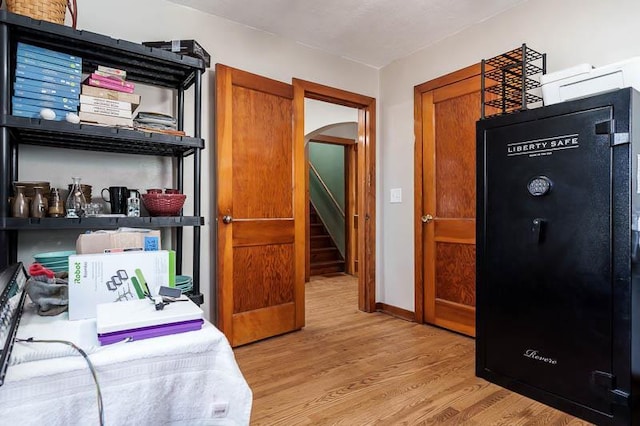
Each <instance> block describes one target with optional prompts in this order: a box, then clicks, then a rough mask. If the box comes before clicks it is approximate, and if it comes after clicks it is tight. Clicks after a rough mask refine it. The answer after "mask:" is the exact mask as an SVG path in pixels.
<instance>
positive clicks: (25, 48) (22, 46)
mask: <svg viewBox="0 0 640 426" xmlns="http://www.w3.org/2000/svg"><path fill="white" fill-rule="evenodd" d="M18 52H33V53H38V54H40V55H44V56H47V57H50V58H55V59H60V60H62V61H64V62H73V63H75V64H78V65H80V68H82V58H80V57H79V56H73V55H68V54H66V53H62V52H57V51H55V50H50V49H45V48H44V47H38V46H34V45H31V44H26V43H20V42H18ZM42 60H46V59H42Z"/></svg>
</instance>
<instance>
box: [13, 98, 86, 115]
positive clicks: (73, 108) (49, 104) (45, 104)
mask: <svg viewBox="0 0 640 426" xmlns="http://www.w3.org/2000/svg"><path fill="white" fill-rule="evenodd" d="M61 99H62V98H61ZM11 105H12V106H13V108H15V109H20V110H24V109H25V107H26V106H33V107H39V108H51V109H59V110H65V111H68V112H78V104H75V105H74V104H72V103H66V102H56V101H41V100H38V99H31V98H19V97H16V96H14V97H13V98H11Z"/></svg>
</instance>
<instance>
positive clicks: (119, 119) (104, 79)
mask: <svg viewBox="0 0 640 426" xmlns="http://www.w3.org/2000/svg"><path fill="white" fill-rule="evenodd" d="M126 79H127V72H126V71H124V70H120V69H116V68H109V67H105V66H102V65H99V66H98V69H97V70H95V71H94V72H93V73H92V74H91V75H90V76H89V77H88V78H87V79H86V80H85V82H84V84H83V85H82V94H81V95H80V121H82V122H86V123H92V124H101V125H105V126H120V127H133V112H134V111H135V109H136V108H137V107H138V105H139V104H140V95H137V94H135V93H133V91H134V89H135V85H134V84H133V83H131V82H129V81H127V80H126Z"/></svg>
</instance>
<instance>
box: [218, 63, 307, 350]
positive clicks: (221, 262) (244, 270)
mask: <svg viewBox="0 0 640 426" xmlns="http://www.w3.org/2000/svg"><path fill="white" fill-rule="evenodd" d="M292 100H293V88H292V86H291V85H289V84H285V83H282V82H279V81H275V80H270V79H267V78H264V77H261V76H258V75H254V74H250V73H247V72H244V71H241V70H237V69H233V68H230V67H227V66H224V65H220V64H218V65H216V140H217V179H216V185H217V202H218V203H217V204H218V211H217V218H216V219H217V231H218V258H217V278H218V281H217V282H218V292H217V294H218V300H217V303H218V305H217V306H218V327H219V328H220V330H222V331H223V332H224V334H225V335H226V336H227V338H228V339H229V341H230V342H231V345H232V346H238V345H242V344H246V343H250V342H253V341H256V340H260V339H264V338H267V337H271V336H275V335H278V334H282V333H286V332H289V331H293V330H296V329H300V328H302V327H303V326H304V247H305V241H304V237H305V235H304V230H305V228H304V220H305V219H304V212H305V206H304V201H305V197H304V191H305V188H304V182H305V177H304V147H303V146H300V147H297V146H295V144H294V135H293V103H292Z"/></svg>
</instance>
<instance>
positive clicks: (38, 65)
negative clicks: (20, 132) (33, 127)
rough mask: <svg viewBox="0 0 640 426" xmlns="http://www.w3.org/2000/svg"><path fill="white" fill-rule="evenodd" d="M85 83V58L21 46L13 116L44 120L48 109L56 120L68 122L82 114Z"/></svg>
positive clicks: (18, 57)
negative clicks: (69, 115) (80, 105)
mask: <svg viewBox="0 0 640 426" xmlns="http://www.w3.org/2000/svg"><path fill="white" fill-rule="evenodd" d="M81 81H82V59H81V58H78V57H77V56H73V55H68V54H66V53H61V52H56V51H54V50H49V49H45V48H42V47H38V46H32V45H29V44H25V43H18V49H17V54H16V70H15V80H14V82H13V97H12V98H11V107H12V109H11V114H13V115H15V116H18V117H27V118H41V115H40V111H42V110H43V109H44V108H48V109H51V110H53V112H55V118H54V120H58V121H60V120H64V119H65V118H66V115H67V113H69V112H72V113H77V111H78V100H79V96H80V82H81Z"/></svg>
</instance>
